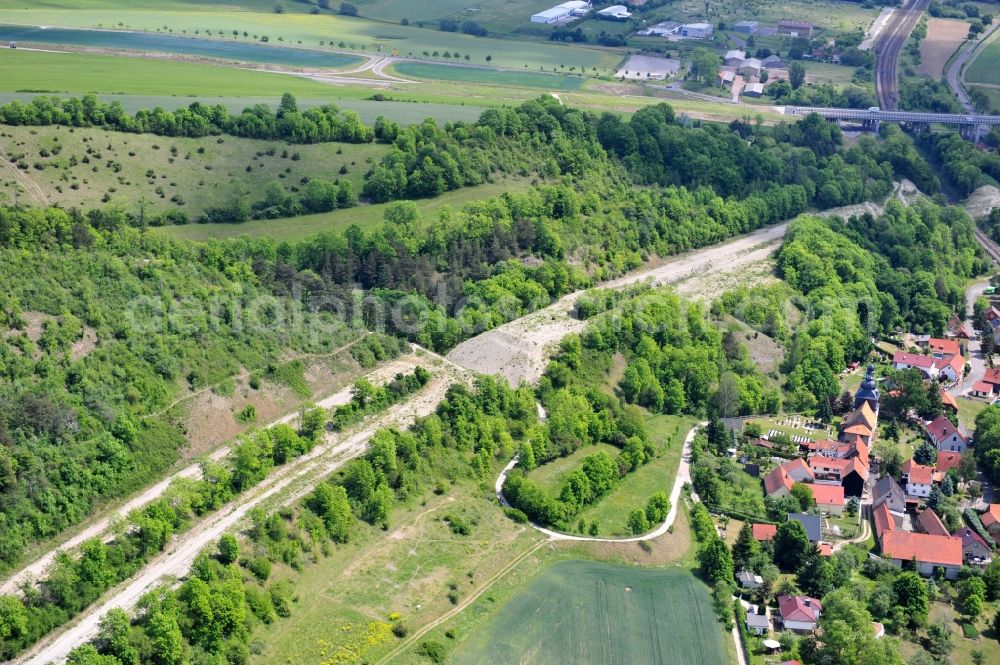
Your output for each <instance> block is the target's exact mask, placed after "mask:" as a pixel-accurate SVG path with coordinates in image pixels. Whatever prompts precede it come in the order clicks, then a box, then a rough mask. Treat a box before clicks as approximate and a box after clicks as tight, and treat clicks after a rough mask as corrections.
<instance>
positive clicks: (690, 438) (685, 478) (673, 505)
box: [494, 423, 707, 543]
mask: <svg viewBox="0 0 1000 665" xmlns="http://www.w3.org/2000/svg"><path fill="white" fill-rule="evenodd" d="M706 424H707V423H698V424H697V425H695V426H694V427H692V428H691V431H690V432H688V435H687V438H685V439H684V447H683V448H682V449H681V462H680V464H678V465H677V477H676V478H674V486H673V488H672V489H671V490H670V510H669V511H667V518H666V519H665V520H663V524H661V525H660V526H658V527H656V528H655V529H653V530H652V531H650V532H649V533H646V534H643V535H641V536H632V537H631V538H597V537H593V536H574V535H571V534H568V533H560V532H559V531H553V530H552V529H546V528H545V527H544V526H542V525H540V524H535V523H534V522H531V521H529V522H528V524H530V525H531V526H532V528H534V529H536V530H538V531H540V532H542V533H544V534H545V535H546V536H548V537H549V540H575V541H584V542H592V543H637V542H639V541H641V540H653V539H654V538H659V537H660V536H662V535H663V534H665V533H666V532H667V531H669V530H670V527H672V526H673V525H674V520H675V519H677V504H678V502H679V501H680V498H681V489H683V487H684V483H689V482H691V444H692V442H694V437H695V435H696V434H697V433H698V430H699V429H700V428H701V427H704V426H705V425H706ZM516 465H517V455H515V456H514V459H512V460H511V461H510V463H509V464H508V465H507V466H505V467H504V468H503V471H501V472H500V475H499V476H498V477H497V482H496V485H495V486H494V490H496V495H497V499H498V500H499V501H500V505H502V506H504V507H507V508H509V507H510V504H509V503H508V502H507V499H506V498H505V497H504V495H503V484H504V481H506V480H507V474H508V473H510V470H511V469H513V468H514V467H515V466H516Z"/></svg>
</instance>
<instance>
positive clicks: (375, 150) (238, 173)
mask: <svg viewBox="0 0 1000 665" xmlns="http://www.w3.org/2000/svg"><path fill="white" fill-rule="evenodd" d="M0 147H2V148H3V151H4V152H5V153H6V154H7V158H8V159H10V160H11V161H13V162H15V163H19V164H21V165H22V172H23V173H24V174H25V175H27V176H28V177H29V178H31V180H33V181H34V182H35V183H36V184H37V185H38V186H39V187H41V189H42V190H43V191H44V192H45V194H46V195H47V196H48V199H49V201H50V202H51V203H53V204H58V205H60V206H62V207H64V208H69V207H78V208H81V209H84V210H88V209H92V208H99V207H101V206H103V205H104V204H105V203H106V202H107V201H108V200H111V201H120V202H122V203H123V204H124V205H125V206H126V208H127V209H129V210H135V209H136V208H137V206H138V203H139V201H140V200H141V199H145V200H146V201H147V202H148V207H149V210H150V211H166V210H171V209H176V210H178V211H181V212H183V213H185V214H186V215H188V216H189V217H191V218H193V217H196V216H198V215H199V214H201V213H202V212H204V211H205V210H206V209H207V208H211V207H216V206H223V205H225V202H226V201H227V200H228V199H229V198H230V197H231V196H232V192H233V184H232V182H233V180H239V181H240V182H242V183H243V184H245V185H246V187H247V189H248V190H249V192H250V194H249V196H250V198H251V200H252V201H256V200H257V199H259V198H261V196H262V195H261V191H262V189H263V187H264V185H265V184H267V183H268V182H271V181H277V182H280V183H281V184H283V185H284V186H285V188H286V189H291V188H293V187H301V185H302V179H303V178H309V179H314V178H318V179H321V180H327V181H331V182H332V181H334V180H336V179H344V180H347V181H348V182H350V183H351V185H352V186H353V188H354V191H355V192H360V191H361V188H362V186H363V184H364V174H365V173H366V172H367V171H368V169H369V168H371V163H373V162H375V161H377V160H379V159H381V158H382V156H383V155H384V154H385V153H386V152H387V151H388V147H387V146H385V145H380V144H360V145H359V144H349V143H317V144H310V145H287V144H285V143H284V142H282V141H264V140H257V139H244V138H238V137H233V136H223V137H215V136H210V137H205V138H183V137H167V136H155V135H153V134H126V133H123V132H114V131H108V130H103V129H95V128H75V129H73V130H72V131H68V130H67V129H66V128H64V127H56V126H49V127H9V126H7V127H0ZM248 168H249V170H247V169H248ZM341 169H343V170H345V171H346V173H340V171H341ZM0 193H4V194H6V195H7V196H8V197H9V198H10V199H11V200H13V198H14V190H13V178H12V176H11V174H10V173H9V172H7V171H2V172H0Z"/></svg>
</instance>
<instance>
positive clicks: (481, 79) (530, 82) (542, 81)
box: [392, 62, 583, 90]
mask: <svg viewBox="0 0 1000 665" xmlns="http://www.w3.org/2000/svg"><path fill="white" fill-rule="evenodd" d="M392 68H393V70H395V71H396V72H397V73H398V74H400V75H401V76H407V77H413V78H424V79H437V80H442V81H468V82H472V83H492V84H498V85H512V86H518V87H528V88H546V89H549V90H579V89H580V86H582V85H583V78H582V77H580V76H557V75H552V74H540V73H537V72H527V71H525V72H516V71H504V70H500V69H486V68H482V67H449V66H447V65H433V64H429V63H424V62H400V63H397V64H395V65H393V66H392Z"/></svg>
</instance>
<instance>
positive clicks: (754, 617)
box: [747, 605, 771, 635]
mask: <svg viewBox="0 0 1000 665" xmlns="http://www.w3.org/2000/svg"><path fill="white" fill-rule="evenodd" d="M763 608H764V611H763V612H762V613H761V612H760V608H759V607H756V606H754V605H751V606H750V609H749V610H747V630H749V631H750V632H751V633H753V634H754V635H767V634H768V633H770V632H771V610H770V608H769V607H767V606H766V605H764V606H763Z"/></svg>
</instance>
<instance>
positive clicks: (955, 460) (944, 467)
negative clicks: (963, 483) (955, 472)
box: [934, 450, 962, 472]
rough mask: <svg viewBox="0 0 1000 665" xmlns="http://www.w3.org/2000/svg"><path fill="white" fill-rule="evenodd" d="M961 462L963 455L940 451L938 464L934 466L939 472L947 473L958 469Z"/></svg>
mask: <svg viewBox="0 0 1000 665" xmlns="http://www.w3.org/2000/svg"><path fill="white" fill-rule="evenodd" d="M961 461H962V453H955V452H951V451H948V450H939V451H938V454H937V463H936V464H935V465H934V468H936V469H937V470H938V471H942V472H947V471H948V469H955V468H958V464H959V462H961Z"/></svg>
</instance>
